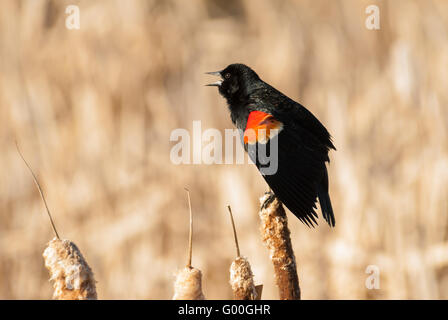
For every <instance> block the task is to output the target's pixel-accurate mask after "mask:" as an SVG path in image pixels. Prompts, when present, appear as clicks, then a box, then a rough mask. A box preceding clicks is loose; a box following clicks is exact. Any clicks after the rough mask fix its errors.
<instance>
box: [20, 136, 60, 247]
mask: <svg viewBox="0 0 448 320" xmlns="http://www.w3.org/2000/svg"><path fill="white" fill-rule="evenodd" d="M16 148H17V152H18V153H19V155H20V157H21V158H22V160H23V162H25V165H26V166H27V167H28V170H30V173H31V175H32V176H33V180H34V183H35V184H36V187H37V190H39V194H40V197H41V199H42V201H43V202H44V205H45V209H46V210H47V214H48V218H49V219H50V223H51V227H52V228H53V232H54V235H55V236H56V238H57V239H60V238H59V234H58V231H57V230H56V226H55V225H54V221H53V218H52V216H51V213H50V209H48V205H47V201H46V200H45V196H44V192H43V191H42V188H41V186H40V183H39V180H37V177H36V175H35V174H34V172H33V169H31V167H30V165H29V164H28V162H26V160H25V157H24V156H23V155H22V152H20V148H19V145H18V143H17V141H16Z"/></svg>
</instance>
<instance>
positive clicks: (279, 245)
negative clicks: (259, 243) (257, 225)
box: [260, 191, 300, 300]
mask: <svg viewBox="0 0 448 320" xmlns="http://www.w3.org/2000/svg"><path fill="white" fill-rule="evenodd" d="M260 203H261V209H260V219H261V235H262V239H263V242H264V244H265V245H266V247H267V248H268V250H269V256H270V258H271V261H272V263H273V265H274V272H275V281H276V284H277V286H278V289H279V295H280V299H281V300H298V299H300V286H299V277H298V276H297V267H296V260H295V257H294V252H293V250H292V244H291V238H290V232H289V229H288V219H287V217H286V212H285V209H284V208H283V205H282V203H281V202H280V200H278V199H277V197H276V196H275V195H274V193H273V192H272V191H269V192H266V193H265V194H264V195H263V197H261V198H260Z"/></svg>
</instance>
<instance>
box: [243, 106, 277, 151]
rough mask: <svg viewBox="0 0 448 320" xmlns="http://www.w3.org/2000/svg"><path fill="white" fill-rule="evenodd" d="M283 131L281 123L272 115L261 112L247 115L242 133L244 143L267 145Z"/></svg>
mask: <svg viewBox="0 0 448 320" xmlns="http://www.w3.org/2000/svg"><path fill="white" fill-rule="evenodd" d="M282 129H283V123H281V122H280V121H278V120H276V119H275V118H274V116H273V115H271V114H269V113H266V112H263V111H252V112H251V113H250V114H249V117H248V119H247V124H246V130H245V131H244V143H245V144H247V143H249V144H255V143H257V142H259V143H267V142H268V141H269V139H270V138H272V137H274V136H275V135H276V134H278V133H279V132H280V131H281V130H282Z"/></svg>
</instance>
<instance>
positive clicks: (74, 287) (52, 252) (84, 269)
mask: <svg viewBox="0 0 448 320" xmlns="http://www.w3.org/2000/svg"><path fill="white" fill-rule="evenodd" d="M43 257H44V260H45V267H46V268H47V269H48V271H49V272H50V280H51V281H53V287H54V294H53V298H54V299H59V300H90V299H97V294H96V285H95V283H96V281H95V279H94V277H93V272H92V269H90V267H89V265H88V264H87V261H86V260H85V259H84V257H83V255H82V254H81V251H79V249H78V247H77V246H76V245H75V244H74V243H73V242H71V241H70V240H60V239H57V238H54V239H53V240H51V241H50V242H49V243H48V246H47V248H45V251H44V253H43Z"/></svg>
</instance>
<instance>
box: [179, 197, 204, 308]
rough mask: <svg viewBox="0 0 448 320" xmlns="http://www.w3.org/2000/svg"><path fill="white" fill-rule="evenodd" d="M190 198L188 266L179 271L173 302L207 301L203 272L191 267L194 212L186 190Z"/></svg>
mask: <svg viewBox="0 0 448 320" xmlns="http://www.w3.org/2000/svg"><path fill="white" fill-rule="evenodd" d="M185 191H187V196H188V208H189V213H190V224H189V225H190V231H189V237H188V254H187V256H188V258H187V265H186V266H185V268H183V269H182V270H179V271H178V272H177V275H176V281H175V282H174V296H173V300H205V297H204V294H203V293H202V273H201V270H199V269H196V268H193V267H192V266H191V259H192V255H193V212H192V210H191V198H190V191H189V190H188V189H187V188H185Z"/></svg>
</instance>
